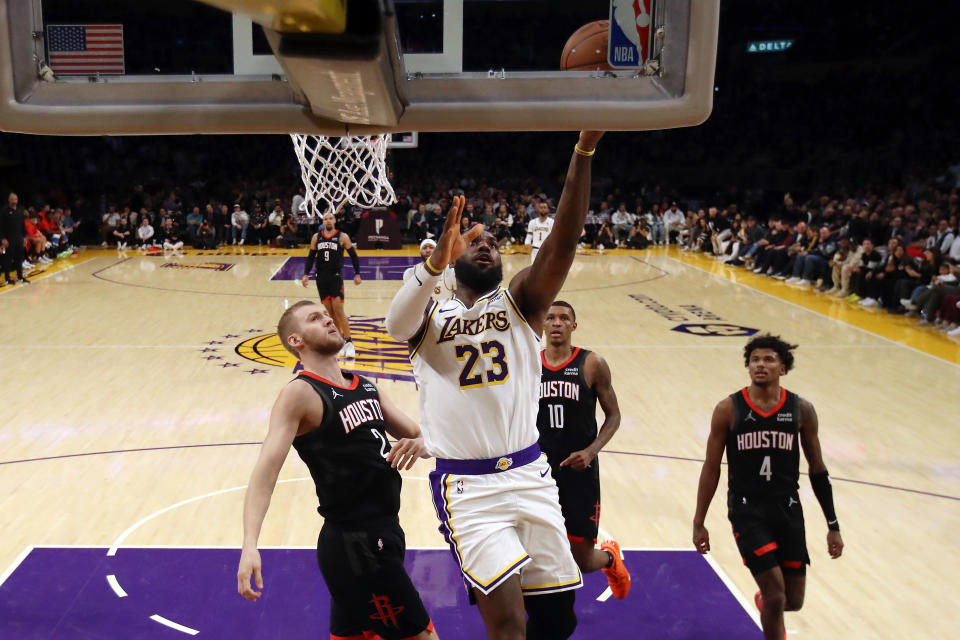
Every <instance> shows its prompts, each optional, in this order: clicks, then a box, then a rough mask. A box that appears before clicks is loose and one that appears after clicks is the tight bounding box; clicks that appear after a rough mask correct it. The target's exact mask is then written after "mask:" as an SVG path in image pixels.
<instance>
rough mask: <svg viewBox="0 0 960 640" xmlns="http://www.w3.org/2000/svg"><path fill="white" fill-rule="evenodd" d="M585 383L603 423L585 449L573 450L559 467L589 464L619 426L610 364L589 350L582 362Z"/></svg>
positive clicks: (618, 411)
mask: <svg viewBox="0 0 960 640" xmlns="http://www.w3.org/2000/svg"><path fill="white" fill-rule="evenodd" d="M584 368H585V369H586V372H585V373H586V377H587V384H589V385H590V387H592V388H593V390H594V391H595V392H596V394H597V400H598V401H599V402H600V408H601V409H603V424H602V425H601V426H600V431H598V432H597V438H596V439H595V440H594V441H593V442H592V443H590V446H588V447H587V448H586V449H583V450H581V451H574V452H573V453H571V454H570V455H569V456H567V458H566V460H564V461H563V462H561V463H560V466H561V467H566V466H569V467H572V468H573V469H575V470H577V471H582V470H584V469H586V468H587V467H589V466H590V464H591V463H592V462H593V459H594V458H596V457H597V454H599V453H600V450H601V449H603V448H604V447H605V446H606V445H607V443H608V442H610V439H611V438H612V437H613V434H615V433H616V432H617V429H619V428H620V404H619V403H618V402H617V393H616V392H615V391H614V390H613V381H612V378H611V375H610V365H608V364H607V361H606V360H604V359H603V358H601V357H600V356H599V355H597V354H596V353H595V352H591V353H590V355H589V356H587V361H586V363H585V364H584Z"/></svg>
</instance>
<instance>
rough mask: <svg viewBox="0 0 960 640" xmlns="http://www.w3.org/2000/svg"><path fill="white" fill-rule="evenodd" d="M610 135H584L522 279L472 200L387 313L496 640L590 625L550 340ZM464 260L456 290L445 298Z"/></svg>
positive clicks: (558, 638)
mask: <svg viewBox="0 0 960 640" xmlns="http://www.w3.org/2000/svg"><path fill="white" fill-rule="evenodd" d="M602 135H603V133H602V132H594V131H582V132H581V133H580V139H579V142H578V143H577V144H576V145H575V146H574V154H573V157H572V158H571V160H570V167H569V169H568V171H567V177H566V181H565V183H564V188H563V193H562V195H561V196H560V202H559V206H558V207H557V225H556V229H555V230H554V232H553V233H551V234H550V235H549V236H547V239H546V240H545V241H544V243H543V245H542V246H541V247H540V251H539V252H538V254H537V257H536V259H535V260H534V262H533V265H531V266H530V267H527V268H526V269H523V270H522V271H520V273H518V274H517V275H516V276H514V278H513V279H512V280H511V281H510V284H509V286H508V287H506V288H503V287H501V286H500V284H501V281H502V279H503V268H502V265H501V262H500V253H499V251H497V240H496V238H495V237H494V236H493V234H491V233H489V232H485V231H484V229H483V226H482V225H479V224H478V225H475V226H474V227H473V228H472V229H470V230H469V231H468V232H467V233H465V234H463V235H462V236H461V235H460V219H461V217H462V214H463V207H464V202H465V199H464V198H463V197H460V196H458V197H455V198H454V204H453V207H452V209H451V210H450V212H449V214H448V215H447V220H446V224H445V225H444V230H443V234H442V235H441V236H440V238H439V240H438V242H437V248H436V250H435V251H434V252H433V255H431V256H430V259H428V260H427V261H426V262H424V263H423V264H420V265H417V267H416V270H415V272H414V276H413V277H412V278H410V280H408V281H407V282H406V283H404V285H403V286H402V287H401V288H400V291H398V292H397V295H396V296H395V297H394V299H393V301H392V302H391V304H390V310H389V311H388V313H387V318H386V327H387V331H389V332H390V334H391V335H392V336H393V337H394V338H397V339H400V340H407V341H409V344H410V358H411V360H412V362H413V371H414V375H415V376H416V378H417V383H418V385H419V387H420V422H421V431H422V433H423V436H424V442H425V444H426V447H427V450H428V451H429V452H430V453H431V454H432V455H434V456H435V457H436V458H437V467H436V471H434V472H433V473H431V475H430V481H431V487H432V490H433V499H434V506H435V507H436V509H437V516H438V517H439V518H440V521H441V523H442V525H441V530H442V531H443V532H444V535H445V537H446V538H447V541H448V542H449V544H450V546H451V549H452V551H453V552H454V555H455V556H456V558H457V561H458V562H459V564H460V569H461V572H462V574H463V578H464V581H465V583H466V584H467V586H468V589H469V592H470V594H471V597H472V598H473V599H475V601H476V603H477V606H478V608H479V610H480V615H481V616H482V617H483V621H484V624H485V626H486V630H487V635H488V637H489V638H491V639H496V640H523V639H524V638H526V639H527V640H540V639H543V640H547V639H549V640H564V639H565V638H568V637H570V634H572V633H573V631H574V629H575V628H576V624H577V619H576V615H575V614H574V612H573V604H574V591H573V590H574V589H577V588H578V587H580V586H581V578H580V571H579V569H578V568H577V565H576V562H574V559H573V556H572V554H571V553H570V545H569V543H568V542H567V537H566V531H565V530H564V525H563V515H562V514H561V512H560V504H559V500H558V494H557V485H556V483H555V482H554V481H553V479H552V478H551V477H550V467H549V465H548V464H547V461H546V458H544V457H543V456H542V455H541V453H540V449H539V445H538V444H537V440H538V435H539V434H538V431H537V422H536V421H537V413H538V409H539V382H540V349H541V346H540V335H541V334H542V333H543V323H544V318H545V316H546V313H547V311H548V309H549V308H550V303H551V302H553V300H554V297H555V296H556V294H557V293H558V292H559V291H560V288H561V287H562V286H563V282H564V280H565V279H566V277H567V273H568V271H569V270H570V266H571V265H572V263H573V259H574V256H575V255H576V249H577V240H578V238H579V236H580V231H581V229H583V222H584V219H585V218H586V215H587V206H588V204H589V197H590V164H591V156H593V153H594V148H595V147H596V144H597V142H598V141H599V140H600V138H601V136H602ZM450 263H454V269H455V273H456V276H457V291H456V294H455V295H454V297H453V298H451V299H450V300H449V301H447V302H434V301H432V300H431V299H430V296H431V293H432V292H433V289H434V287H435V286H437V283H438V282H439V279H440V275H441V273H442V271H443V267H444V265H447V264H450ZM525 614H526V615H528V616H529V620H528V621H526V622H525V620H524V618H525Z"/></svg>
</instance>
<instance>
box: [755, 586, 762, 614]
mask: <svg viewBox="0 0 960 640" xmlns="http://www.w3.org/2000/svg"><path fill="white" fill-rule="evenodd" d="M753 603H754V604H755V605H757V611H759V612H761V613H763V594H762V593H760V592H759V591H757V592H756V593H755V594H753Z"/></svg>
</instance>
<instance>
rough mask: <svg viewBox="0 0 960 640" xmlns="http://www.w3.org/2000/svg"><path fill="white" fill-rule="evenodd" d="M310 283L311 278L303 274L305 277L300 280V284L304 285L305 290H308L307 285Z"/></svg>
mask: <svg viewBox="0 0 960 640" xmlns="http://www.w3.org/2000/svg"><path fill="white" fill-rule="evenodd" d="M308 282H310V276H308V275H307V274H303V277H302V278H300V284H302V285H303V288H304V289H306V288H307V283H308Z"/></svg>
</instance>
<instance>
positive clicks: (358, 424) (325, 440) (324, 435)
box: [293, 371, 401, 522]
mask: <svg viewBox="0 0 960 640" xmlns="http://www.w3.org/2000/svg"><path fill="white" fill-rule="evenodd" d="M344 377H347V379H348V380H349V384H348V385H347V386H346V387H341V386H338V385H335V384H333V383H332V382H330V381H329V380H326V379H324V378H321V377H320V376H318V375H316V374H313V373H310V372H308V371H301V372H300V375H299V376H298V377H297V379H298V380H303V381H304V382H306V383H308V384H309V385H310V386H311V387H313V388H314V390H315V391H316V392H317V394H318V395H319V396H320V398H321V399H322V401H323V422H322V423H321V424H319V425H317V426H316V428H314V429H313V430H311V431H308V432H307V433H304V434H301V435H299V436H297V437H296V438H294V439H293V448H294V449H296V450H297V454H298V455H299V456H300V458H301V459H302V460H303V461H304V463H305V464H306V465H307V468H308V469H309V470H310V475H311V476H312V477H313V482H314V484H315V485H316V486H317V499H318V500H319V502H320V506H319V507H318V508H317V511H319V512H320V515H322V516H323V517H324V518H325V519H326V520H329V521H331V522H352V521H357V520H360V521H363V520H370V519H374V518H382V517H393V518H395V517H397V513H398V512H399V511H400V482H401V480H400V473H399V472H398V471H397V470H396V469H393V468H391V467H390V463H389V462H387V461H386V455H387V452H388V451H390V447H389V445H388V444H387V436H386V433H385V427H386V424H385V423H384V418H383V411H382V409H381V408H380V393H379V392H378V391H377V388H376V387H375V386H374V385H373V384H372V383H371V382H370V381H369V380H367V379H366V378H362V377H360V376H358V375H357V374H355V373H354V374H350V373H344Z"/></svg>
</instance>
